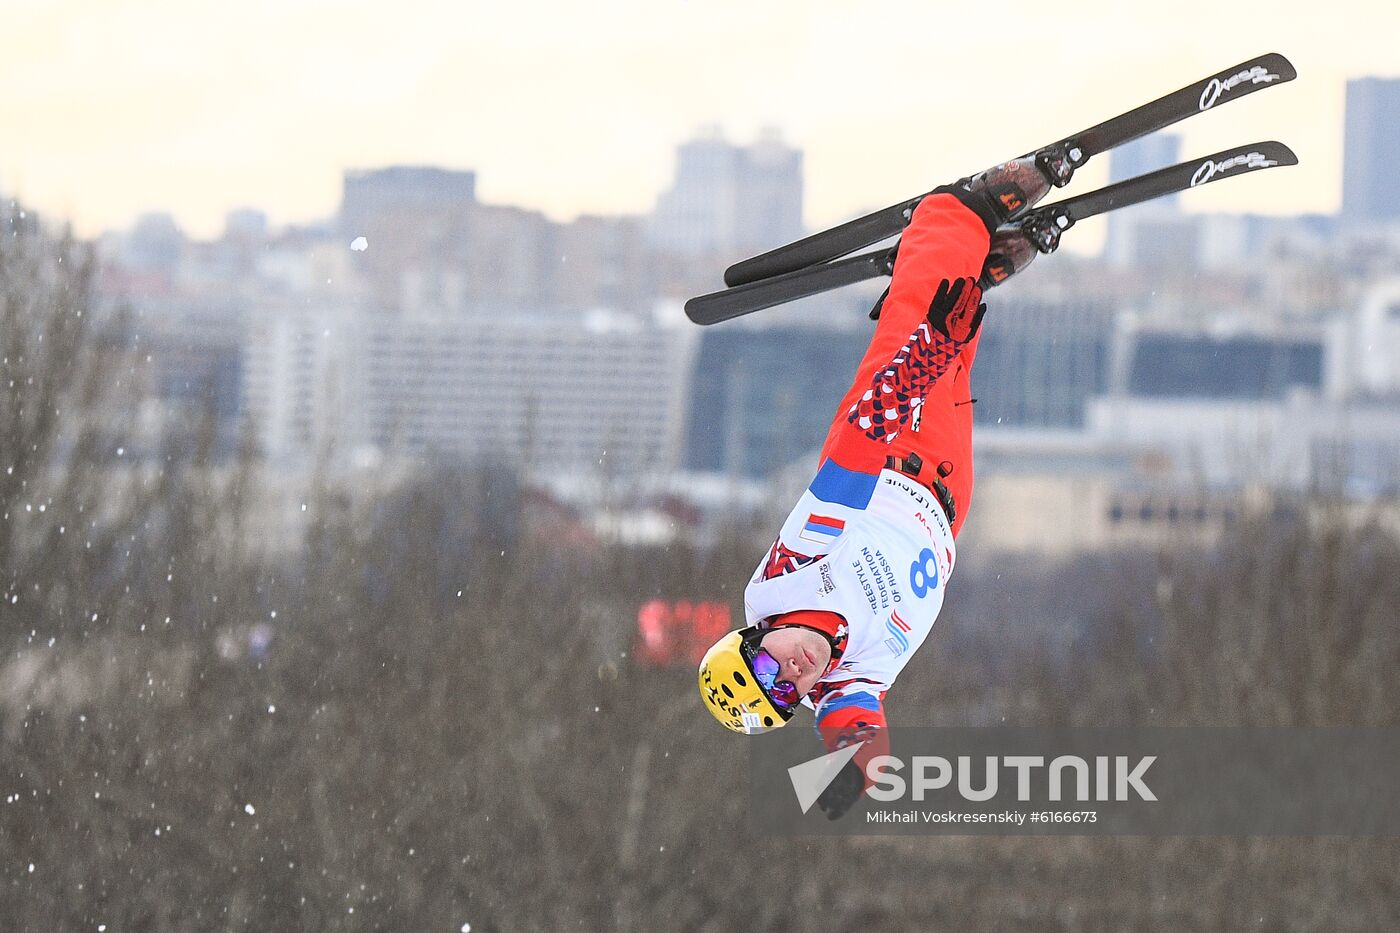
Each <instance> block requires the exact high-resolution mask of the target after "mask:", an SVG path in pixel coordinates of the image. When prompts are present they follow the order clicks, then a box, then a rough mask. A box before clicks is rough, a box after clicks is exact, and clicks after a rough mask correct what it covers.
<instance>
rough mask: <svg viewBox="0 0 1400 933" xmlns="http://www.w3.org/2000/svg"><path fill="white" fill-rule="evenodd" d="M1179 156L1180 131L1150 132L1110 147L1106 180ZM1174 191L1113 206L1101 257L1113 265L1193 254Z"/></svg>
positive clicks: (1168, 261) (1172, 261)
mask: <svg viewBox="0 0 1400 933" xmlns="http://www.w3.org/2000/svg"><path fill="white" fill-rule="evenodd" d="M1180 158H1181V137H1179V136H1173V135H1171V134H1170V133H1153V134H1151V135H1149V136H1144V137H1142V138H1141V139H1135V140H1133V141H1132V142H1130V143H1128V144H1127V145H1124V146H1119V147H1118V148H1117V149H1114V150H1113V151H1112V152H1110V153H1109V157H1108V159H1109V161H1108V176H1109V181H1110V182H1114V183H1116V182H1120V181H1127V180H1128V179H1129V178H1136V177H1137V176H1139V175H1146V174H1147V173H1148V172H1155V171H1157V170H1158V169H1162V168H1166V167H1167V166H1169V165H1175V164H1176V163H1177V162H1178V161H1180ZM1178 211H1179V201H1178V198H1177V195H1175V194H1173V195H1168V196H1167V197H1165V198H1159V199H1157V200H1155V201H1150V202H1148V203H1146V204H1139V205H1136V206H1134V207H1130V208H1124V209H1123V210H1120V211H1114V212H1113V213H1111V214H1109V215H1108V239H1107V240H1106V241H1105V243H1104V258H1105V259H1107V260H1108V261H1109V262H1111V263H1113V264H1114V265H1120V266H1125V265H1136V264H1145V265H1152V266H1162V265H1176V264H1180V262H1181V261H1182V259H1183V254H1186V256H1187V261H1189V260H1190V259H1193V258H1194V256H1195V244H1194V236H1193V235H1192V231H1191V227H1190V224H1189V222H1188V223H1183V222H1182V219H1181V216H1180V214H1179V213H1178Z"/></svg>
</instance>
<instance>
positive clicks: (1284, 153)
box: [1259, 139, 1298, 165]
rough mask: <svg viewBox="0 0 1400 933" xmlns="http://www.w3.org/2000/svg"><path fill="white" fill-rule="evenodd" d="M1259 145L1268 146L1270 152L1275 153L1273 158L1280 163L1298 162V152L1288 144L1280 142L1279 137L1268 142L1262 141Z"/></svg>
mask: <svg viewBox="0 0 1400 933" xmlns="http://www.w3.org/2000/svg"><path fill="white" fill-rule="evenodd" d="M1259 145H1260V146H1261V147H1268V149H1269V150H1270V152H1271V153H1272V154H1273V155H1272V158H1273V159H1274V161H1275V162H1277V163H1278V164H1279V165H1297V164H1298V156H1297V154H1296V153H1295V152H1294V151H1293V150H1292V149H1290V148H1288V146H1286V145H1284V144H1283V143H1281V142H1279V141H1278V140H1277V139H1270V140H1268V141H1267V142H1262V143H1260V144H1259Z"/></svg>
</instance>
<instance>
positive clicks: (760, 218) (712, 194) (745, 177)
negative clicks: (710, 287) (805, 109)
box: [648, 129, 803, 261]
mask: <svg viewBox="0 0 1400 933" xmlns="http://www.w3.org/2000/svg"><path fill="white" fill-rule="evenodd" d="M802 233H803V228H802V153H801V151H800V150H797V149H793V148H790V147H789V146H787V145H785V144H784V143H783V141H782V139H781V137H780V136H779V135H778V133H777V131H776V130H771V129H770V130H765V131H764V133H763V135H762V136H761V137H760V138H759V140H758V141H757V142H756V143H754V144H753V145H752V146H747V147H742V146H735V145H733V144H731V143H729V142H727V141H726V140H725V139H724V138H723V137H722V136H721V135H720V134H719V131H718V130H717V129H714V130H710V131H709V132H708V133H706V134H705V135H703V136H701V137H700V138H698V139H694V140H691V141H690V142H687V143H684V144H682V145H681V146H680V148H679V149H678V150H677V152H676V178H675V182H674V183H673V184H672V186H671V188H670V189H669V190H667V191H666V192H664V193H663V194H662V195H661V196H660V198H658V199H657V202H656V210H655V212H654V213H653V214H652V217H651V223H650V226H649V228H648V235H649V238H650V240H651V243H652V245H653V246H655V247H656V248H658V249H659V250H661V251H663V252H667V253H672V254H674V255H677V256H681V257H702V256H725V257H733V259H731V260H730V261H733V260H734V259H739V258H742V257H743V256H746V255H748V254H750V253H755V252H761V251H763V250H767V249H771V248H772V247H774V246H779V245H781V244H783V243H787V242H789V241H790V240H795V239H797V238H799V237H801V236H802Z"/></svg>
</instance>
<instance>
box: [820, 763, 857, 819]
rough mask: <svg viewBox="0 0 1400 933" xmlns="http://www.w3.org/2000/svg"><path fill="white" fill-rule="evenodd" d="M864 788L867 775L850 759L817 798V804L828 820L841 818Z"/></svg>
mask: <svg viewBox="0 0 1400 933" xmlns="http://www.w3.org/2000/svg"><path fill="white" fill-rule="evenodd" d="M864 790H865V775H863V774H861V773H860V768H859V767H858V766H857V765H856V763H855V762H854V761H848V762H846V766H845V767H843V768H842V769H841V770H840V771H839V772H837V774H836V777H835V778H833V779H832V781H831V783H830V784H828V785H826V790H824V791H822V795H821V796H820V797H818V798H817V806H819V807H821V809H822V812H823V813H825V814H826V818H827V819H828V820H839V819H840V818H841V817H843V816H845V814H846V811H847V810H849V809H851V804H853V803H855V802H856V801H857V800H859V799H860V795H861V793H862V792H863V791H864Z"/></svg>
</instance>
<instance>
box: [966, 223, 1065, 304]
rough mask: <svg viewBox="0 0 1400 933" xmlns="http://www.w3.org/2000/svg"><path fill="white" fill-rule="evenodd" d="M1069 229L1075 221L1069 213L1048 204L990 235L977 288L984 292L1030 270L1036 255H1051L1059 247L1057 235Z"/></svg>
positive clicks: (1058, 236)
mask: <svg viewBox="0 0 1400 933" xmlns="http://www.w3.org/2000/svg"><path fill="white" fill-rule="evenodd" d="M1072 226H1074V218H1073V217H1071V216H1070V215H1069V212H1068V211H1066V210H1065V209H1064V208H1062V207H1061V206H1060V205H1058V204H1051V205H1049V206H1048V207H1043V208H1041V209H1040V210H1037V211H1031V212H1030V213H1029V214H1026V215H1025V216H1024V217H1023V218H1022V219H1021V221H1020V222H1019V223H1016V224H1013V225H1011V226H1007V227H1003V228H1001V229H1000V230H998V231H997V232H996V233H994V234H992V242H991V245H990V246H989V247H988V248H987V261H986V262H984V263H983V264H982V276H981V278H980V279H978V284H979V285H981V286H982V290H983V291H986V290H987V289H989V288H991V287H993V286H995V285H1000V284H1001V283H1002V282H1005V281H1006V280H1007V279H1009V278H1011V277H1012V276H1013V275H1015V274H1016V273H1017V272H1020V271H1021V270H1022V269H1024V268H1026V266H1029V265H1030V264H1031V260H1033V259H1035V257H1036V254H1037V253H1046V254H1049V253H1053V252H1054V251H1055V250H1056V249H1058V248H1059V246H1060V234H1062V233H1064V232H1065V231H1066V230H1068V229H1069V228H1070V227H1072Z"/></svg>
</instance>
